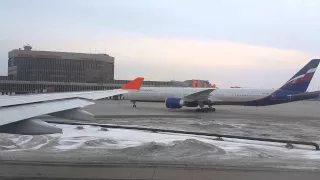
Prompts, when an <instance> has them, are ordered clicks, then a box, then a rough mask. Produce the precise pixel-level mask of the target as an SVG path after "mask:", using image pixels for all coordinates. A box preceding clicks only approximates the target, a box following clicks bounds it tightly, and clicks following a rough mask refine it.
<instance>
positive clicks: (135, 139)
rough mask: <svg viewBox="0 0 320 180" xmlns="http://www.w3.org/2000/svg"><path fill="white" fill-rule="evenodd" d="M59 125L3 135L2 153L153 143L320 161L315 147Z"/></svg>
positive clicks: (207, 153) (208, 153) (229, 155)
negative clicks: (54, 130)
mask: <svg viewBox="0 0 320 180" xmlns="http://www.w3.org/2000/svg"><path fill="white" fill-rule="evenodd" d="M56 126H58V127H60V128H62V129H63V134H54V135H41V136H26V135H9V134H2V135H1V140H0V147H1V148H2V149H3V151H25V150H45V151H57V152H63V151H70V150H75V149H78V150H79V149H80V150H81V149H83V150H84V149H109V150H120V149H132V150H133V151H134V150H138V149H137V147H146V148H147V146H150V144H151V145H152V146H159V147H158V148H159V149H154V150H155V151H157V153H161V151H164V152H166V151H167V150H168V149H170V148H171V149H172V148H173V147H175V149H176V150H179V148H178V149H177V146H179V147H180V148H183V149H180V150H181V151H185V150H186V149H189V153H188V154H187V155H186V156H194V155H198V154H194V155H192V152H195V153H202V154H203V155H204V156H208V157H209V156H211V155H215V156H219V157H220V158H224V159H228V158H244V157H255V158H287V159H295V158H302V159H306V160H307V159H308V160H319V159H320V151H315V150H314V147H308V146H296V145H295V148H294V149H287V148H285V144H280V143H267V142H258V141H248V140H235V139H226V138H224V140H225V141H218V140H214V138H208V137H201V136H191V135H179V134H165V133H150V132H146V131H137V130H124V129H107V130H103V129H101V128H100V127H95V126H83V129H79V128H77V126H74V125H60V124H56ZM134 148H136V149H134ZM153 148H157V147H153ZM139 150H140V151H141V150H142V149H139ZM131 153H132V152H131ZM152 153H154V152H152ZM145 155H148V154H145ZM168 156H170V154H168ZM179 156H181V155H179Z"/></svg>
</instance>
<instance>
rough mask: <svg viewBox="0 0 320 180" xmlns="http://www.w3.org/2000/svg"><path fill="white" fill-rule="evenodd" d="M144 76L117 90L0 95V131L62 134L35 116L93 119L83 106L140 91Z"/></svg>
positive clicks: (25, 133) (27, 133) (29, 133)
mask: <svg viewBox="0 0 320 180" xmlns="http://www.w3.org/2000/svg"><path fill="white" fill-rule="evenodd" d="M143 80H144V78H142V77H138V78H136V79H135V80H133V81H131V82H129V83H128V84H126V85H124V86H122V87H121V88H120V89H114V90H103V91H82V92H65V93H46V94H32V95H16V96H2V97H0V107H1V108H0V116H1V117H2V118H1V120H0V133H9V134H22V135H43V134H55V133H62V129H60V128H58V127H56V126H54V125H52V124H49V123H46V122H44V121H42V120H40V119H39V118H37V116H41V115H51V116H54V117H59V118H65V119H75V120H86V121H88V120H93V119H94V115H93V114H91V113H89V112H87V111H85V110H84V109H83V107H85V106H88V105H92V104H94V101H93V100H97V99H103V98H106V97H110V96H115V95H120V94H125V93H128V92H130V91H137V90H140V87H141V85H142V83H143Z"/></svg>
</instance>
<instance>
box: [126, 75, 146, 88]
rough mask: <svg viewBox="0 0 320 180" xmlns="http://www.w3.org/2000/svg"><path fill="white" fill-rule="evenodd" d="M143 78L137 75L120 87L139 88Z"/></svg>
mask: <svg viewBox="0 0 320 180" xmlns="http://www.w3.org/2000/svg"><path fill="white" fill-rule="evenodd" d="M143 80H144V78H143V77H138V78H136V79H135V80H133V81H130V82H129V83H128V84H125V85H124V86H122V87H121V88H120V89H123V90H140V88H141V86H142V83H143Z"/></svg>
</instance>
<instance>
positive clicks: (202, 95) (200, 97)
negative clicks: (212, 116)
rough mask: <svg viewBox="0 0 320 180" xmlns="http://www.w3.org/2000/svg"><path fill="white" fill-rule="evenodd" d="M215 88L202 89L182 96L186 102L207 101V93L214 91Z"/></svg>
mask: <svg viewBox="0 0 320 180" xmlns="http://www.w3.org/2000/svg"><path fill="white" fill-rule="evenodd" d="M214 90H215V89H212V88H210V89H204V90H202V91H199V92H196V93H193V94H190V95H188V96H185V97H184V98H183V100H184V101H186V102H194V101H207V100H208V98H209V95H210V93H211V92H212V91H214Z"/></svg>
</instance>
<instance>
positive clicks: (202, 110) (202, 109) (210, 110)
mask: <svg viewBox="0 0 320 180" xmlns="http://www.w3.org/2000/svg"><path fill="white" fill-rule="evenodd" d="M214 111H216V108H198V109H196V112H214Z"/></svg>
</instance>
